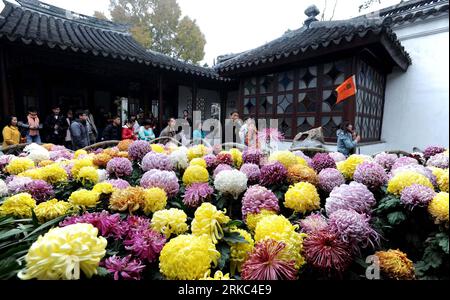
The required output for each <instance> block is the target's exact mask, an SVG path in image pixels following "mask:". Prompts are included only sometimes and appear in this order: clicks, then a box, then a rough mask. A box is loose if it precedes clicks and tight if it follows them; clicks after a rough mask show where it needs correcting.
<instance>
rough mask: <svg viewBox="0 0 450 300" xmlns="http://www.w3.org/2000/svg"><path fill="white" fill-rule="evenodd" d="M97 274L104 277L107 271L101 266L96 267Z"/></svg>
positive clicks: (107, 273)
mask: <svg viewBox="0 0 450 300" xmlns="http://www.w3.org/2000/svg"><path fill="white" fill-rule="evenodd" d="M97 275H98V276H100V277H106V276H108V275H109V272H108V270H106V269H105V268H103V267H97Z"/></svg>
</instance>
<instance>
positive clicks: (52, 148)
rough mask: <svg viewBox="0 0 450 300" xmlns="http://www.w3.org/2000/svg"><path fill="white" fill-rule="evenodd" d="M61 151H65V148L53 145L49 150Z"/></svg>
mask: <svg viewBox="0 0 450 300" xmlns="http://www.w3.org/2000/svg"><path fill="white" fill-rule="evenodd" d="M61 150H67V148H66V147H64V146H60V145H53V146H52V147H51V148H50V151H61Z"/></svg>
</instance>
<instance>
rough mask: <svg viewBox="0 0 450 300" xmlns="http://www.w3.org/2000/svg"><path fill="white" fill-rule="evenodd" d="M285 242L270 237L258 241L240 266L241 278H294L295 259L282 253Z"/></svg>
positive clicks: (295, 274) (295, 277) (295, 270)
mask: <svg viewBox="0 0 450 300" xmlns="http://www.w3.org/2000/svg"><path fill="white" fill-rule="evenodd" d="M285 249H286V243H284V242H279V241H275V240H272V239H267V240H263V241H261V242H258V243H257V244H256V245H255V247H254V249H253V251H252V252H251V253H250V254H249V257H248V259H247V260H246V261H245V263H244V264H243V266H242V274H241V277H242V279H243V280H295V279H297V269H296V267H295V260H292V259H290V258H289V257H287V256H286V255H285V254H284V251H285Z"/></svg>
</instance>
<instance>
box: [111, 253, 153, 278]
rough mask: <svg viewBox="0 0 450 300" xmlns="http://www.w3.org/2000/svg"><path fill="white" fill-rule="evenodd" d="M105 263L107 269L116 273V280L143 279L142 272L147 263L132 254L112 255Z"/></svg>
mask: <svg viewBox="0 0 450 300" xmlns="http://www.w3.org/2000/svg"><path fill="white" fill-rule="evenodd" d="M103 265H104V266H105V269H106V270H107V271H108V272H109V273H112V274H114V280H120V279H123V280H141V273H142V271H143V270H144V269H145V265H143V264H142V262H141V261H140V260H139V259H136V258H133V257H132V256H131V255H128V256H125V257H118V256H115V255H114V256H112V257H109V258H107V259H106V260H105V261H104V262H103Z"/></svg>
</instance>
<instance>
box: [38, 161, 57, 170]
mask: <svg viewBox="0 0 450 300" xmlns="http://www.w3.org/2000/svg"><path fill="white" fill-rule="evenodd" d="M54 163H55V162H54V161H53V160H49V159H48V160H43V161H41V162H40V163H39V164H38V166H39V167H41V168H42V167H46V166H49V165H51V164H54Z"/></svg>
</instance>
